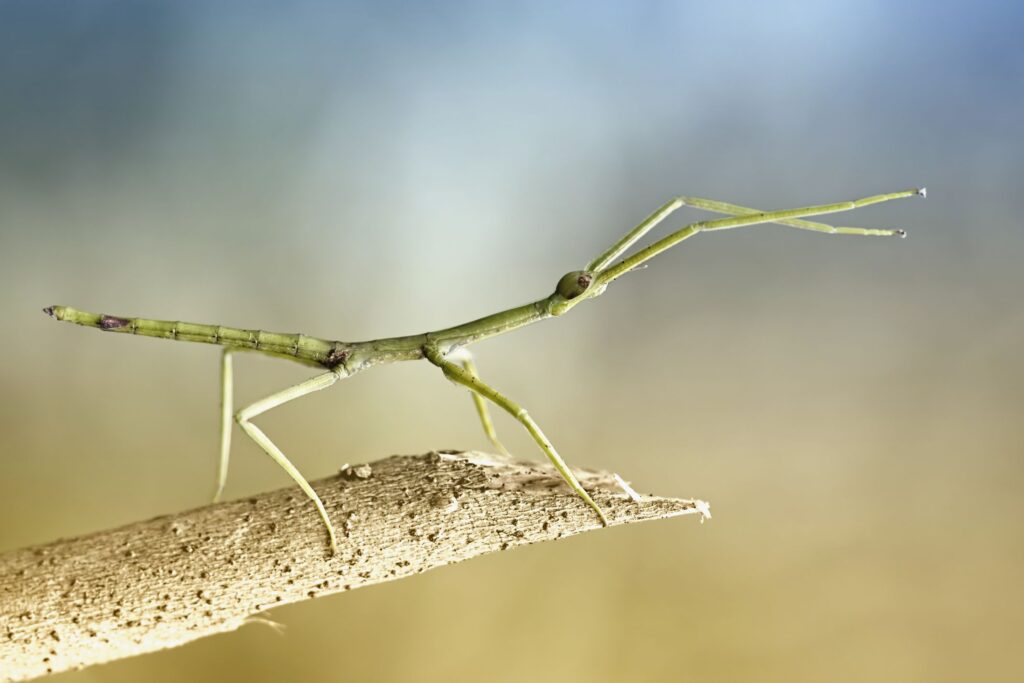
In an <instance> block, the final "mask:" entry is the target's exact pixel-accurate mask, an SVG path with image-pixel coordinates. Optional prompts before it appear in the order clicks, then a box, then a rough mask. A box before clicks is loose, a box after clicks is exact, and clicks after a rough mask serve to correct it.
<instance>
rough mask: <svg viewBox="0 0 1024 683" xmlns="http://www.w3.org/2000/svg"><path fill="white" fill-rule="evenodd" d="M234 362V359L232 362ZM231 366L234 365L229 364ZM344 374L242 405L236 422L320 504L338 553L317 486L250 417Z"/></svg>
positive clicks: (333, 548)
mask: <svg viewBox="0 0 1024 683" xmlns="http://www.w3.org/2000/svg"><path fill="white" fill-rule="evenodd" d="M229 362H230V361H229ZM229 367H230V365H229ZM343 376H344V375H339V374H338V373H336V372H334V371H331V372H325V373H324V374H322V375H317V376H316V377H313V378H311V379H308V380H306V381H305V382H300V383H299V384H296V385H295V386H293V387H288V388H287V389H284V390H283V391H279V392H277V393H276V394H272V395H270V396H268V397H266V398H264V399H262V400H259V401H256V402H255V403H253V404H252V405H250V406H248V407H246V408H242V409H241V410H239V411H238V412H237V413H236V414H235V421H236V422H238V425H239V426H240V427H241V428H242V429H243V430H245V433H246V434H248V435H249V438H250V439H252V440H253V441H255V442H256V443H257V444H258V445H259V447H260V448H262V449H263V451H264V452H265V453H266V454H267V455H269V456H270V457H271V459H272V460H273V461H274V462H276V463H277V464H278V465H279V466H280V467H281V469H283V470H284V471H285V472H287V473H288V476H289V477H291V478H292V480H293V481H294V482H295V483H296V484H298V485H299V488H301V489H302V491H303V492H304V493H305V494H306V495H307V496H308V497H309V499H310V500H311V501H313V504H314V505H315V506H316V509H317V512H319V513H320V518H321V519H322V520H323V522H324V526H326V527H327V535H328V536H329V537H330V542H331V554H334V553H335V552H337V550H338V543H337V538H336V537H335V534H334V525H332V524H331V519H330V517H328V516H327V509H326V508H324V504H323V501H321V500H320V496H318V495H317V494H316V491H314V490H313V487H312V486H310V485H309V482H308V481H306V478H305V477H303V476H302V473H300V472H299V470H298V469H297V468H296V467H295V465H293V464H292V463H291V461H290V460H288V458H287V457H285V454H284V453H282V452H281V449H280V448H278V447H277V446H276V445H275V444H274V442H273V441H271V440H270V437H268V436H267V435H266V434H264V433H263V430H262V429H260V428H259V427H257V426H256V425H254V424H253V423H252V422H250V420H252V418H254V417H256V416H257V415H261V414H263V413H265V412H267V411H268V410H270V409H271V408H276V407H277V406H279V405H283V404H285V403H287V402H288V401H293V400H295V399H297V398H300V397H302V396H305V395H306V394H312V393H313V392H316V391H320V390H321V389H326V388H327V387H329V386H331V385H332V384H334V383H335V382H337V381H338V380H339V379H341V378H342V377H343Z"/></svg>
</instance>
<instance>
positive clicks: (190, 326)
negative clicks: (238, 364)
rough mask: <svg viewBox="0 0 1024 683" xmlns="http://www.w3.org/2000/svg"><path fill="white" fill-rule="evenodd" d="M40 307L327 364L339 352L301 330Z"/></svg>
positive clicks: (88, 322) (122, 328)
mask: <svg viewBox="0 0 1024 683" xmlns="http://www.w3.org/2000/svg"><path fill="white" fill-rule="evenodd" d="M43 311H44V312H45V313H46V314H48V315H50V316H51V317H53V318H56V319H57V320H63V321H66V322H70V323H75V324H76V325H84V326H86V327H95V328H97V329H101V330H105V331H107V332H122V333H126V334H137V335H141V336H144V337H159V338H163V339H177V340H180V341H190V342H199V343H204V344H218V345H220V346H228V347H232V348H240V349H252V350H253V351H263V352H265V353H269V354H273V355H275V356H285V357H289V356H290V357H293V358H295V359H297V360H300V361H305V362H312V363H316V364H319V365H324V366H325V367H328V366H330V364H331V363H333V364H334V365H337V363H336V362H334V359H335V357H336V356H338V353H339V351H338V349H339V348H340V347H341V346H344V345H342V344H341V343H340V342H332V341H327V340H325V339H319V338H316V337H307V336H306V335H304V334H290V333H282V332H265V331H263V330H245V329H241V328H238V327H224V326H223V325H203V324H200V323H187V322H179V321H171V320H152V319H150V318H122V317H120V316H114V315H107V314H105V313H90V312H88V311H79V310H77V309H74V308H71V307H69V306H51V307H49V308H44V309H43Z"/></svg>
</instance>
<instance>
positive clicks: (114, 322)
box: [100, 314, 131, 330]
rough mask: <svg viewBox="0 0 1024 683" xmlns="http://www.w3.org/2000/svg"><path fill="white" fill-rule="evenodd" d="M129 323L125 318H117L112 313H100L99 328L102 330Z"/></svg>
mask: <svg viewBox="0 0 1024 683" xmlns="http://www.w3.org/2000/svg"><path fill="white" fill-rule="evenodd" d="M130 324H131V321H129V320H128V319H126V318H118V317H117V316H113V315H106V314H104V315H101V316H100V329H104V330H119V329H121V328H122V327H128V325H130Z"/></svg>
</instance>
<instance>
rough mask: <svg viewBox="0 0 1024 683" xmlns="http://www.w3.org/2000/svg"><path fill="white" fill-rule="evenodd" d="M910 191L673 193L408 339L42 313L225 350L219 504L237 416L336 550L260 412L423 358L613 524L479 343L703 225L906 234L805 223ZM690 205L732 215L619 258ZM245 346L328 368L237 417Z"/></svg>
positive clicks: (582, 293)
mask: <svg viewBox="0 0 1024 683" xmlns="http://www.w3.org/2000/svg"><path fill="white" fill-rule="evenodd" d="M912 196H921V197H924V196H925V189H924V188H920V189H910V190H904V191H901V192H891V193H888V194H880V195H874V196H871V197H864V198H862V199H857V200H853V201H845V202H838V203H834V204H823V205H818V206H807V207H803V208H798V209H785V210H781V211H768V212H765V211H759V210H757V209H751V208H748V207H745V206H738V205H736V204H729V203H726V202H720V201H715V200H710V199H701V198H699V197H676V198H674V199H672V200H671V201H669V202H668V203H666V204H665V205H664V206H662V207H661V208H659V209H658V210H657V211H655V212H654V213H652V214H651V215H650V216H648V217H647V218H646V219H645V220H644V221H643V222H641V223H640V224H639V225H637V226H636V227H635V228H633V229H632V230H630V231H629V232H628V233H627V234H626V235H625V236H624V237H622V239H620V240H619V241H617V242H616V243H615V244H613V245H612V246H611V247H609V248H608V249H607V250H606V251H605V252H604V253H602V254H601V255H600V256H598V257H597V258H595V259H594V260H593V261H591V262H590V263H588V264H587V265H586V266H585V267H584V268H583V269H582V270H576V271H572V272H570V273H567V274H565V275H564V276H563V277H562V278H561V279H560V280H559V281H558V284H557V285H556V287H555V291H554V293H553V294H551V295H550V296H547V297H545V298H543V299H539V300H537V301H534V302H532V303H528V304H526V305H524V306H519V307H517V308H510V309H508V310H506V311H501V312H499V313H494V314H492V315H489V316H486V317H483V318H480V319H478V320H473V321H471V322H467V323H463V324H461V325H456V326H454V327H449V328H446V329H443V330H438V331H436V332H426V333H423V334H415V335H410V336H407V337H392V338H388V339H376V340H372V341H364V342H341V341H333V340H329V339H321V338H318V337H309V336H306V335H304V334H282V333H278V332H264V331H262V330H245V329H239V328H234V327H225V326H223V325H201V324H196V323H186V322H172V321H164V320H151V319H148V318H122V317H118V316H113V315H106V314H99V313H88V312H86V311H79V310H76V309H74V308H69V307H67V306H51V307H48V308H45V309H43V311H44V312H45V313H47V314H48V315H50V316H52V317H53V318H56V319H57V320H63V321H66V322H71V323H75V324H77V325H85V326H87V327H95V328H98V329H101V330H105V331H107V332H121V333H125V334H138V335H143V336H147V337H161V338H163V339H175V340H179V341H191V342H203V343H207V344H217V345H219V346H222V347H224V351H223V353H222V355H221V439H220V464H219V469H218V476H217V489H216V493H215V494H214V501H217V500H219V499H220V496H221V494H222V493H223V491H224V484H225V482H226V481H227V473H228V458H229V456H230V452H231V428H232V424H231V423H232V419H233V420H234V422H237V423H238V425H239V426H240V427H241V428H242V430H243V431H244V432H245V433H246V434H247V435H248V436H249V438H251V439H252V440H253V441H255V442H256V444H257V445H259V447H260V448H262V449H263V450H264V451H265V452H266V453H267V455H269V456H270V457H271V458H272V459H273V460H274V462H276V463H277V464H278V465H280V466H281V468H282V469H284V471H285V472H287V473H288V476H290V477H291V478H292V479H293V480H294V481H295V483H296V484H298V485H299V487H300V488H301V489H302V490H303V492H305V494H306V495H307V496H308V497H309V499H310V501H311V502H312V504H313V505H314V506H316V510H317V512H319V514H320V518H321V519H322V520H323V523H324V526H325V527H326V529H327V535H328V539H329V542H330V548H331V553H332V554H333V553H334V552H336V550H337V542H336V536H335V531H334V525H333V524H332V523H331V519H330V517H329V516H328V514H327V510H326V509H325V508H324V504H323V502H322V501H321V500H320V497H319V496H318V495H317V493H316V491H314V490H313V488H312V487H311V486H310V485H309V482H308V481H306V478H305V477H304V476H303V475H302V474H301V473H300V472H299V470H298V469H297V468H296V467H295V466H294V465H293V464H292V462H291V461H290V460H289V459H288V458H287V457H286V456H285V454H284V453H283V452H282V451H281V449H280V448H278V447H277V446H276V445H275V444H274V442H273V441H271V440H270V438H269V437H268V436H267V435H266V434H265V433H263V431H262V430H261V429H260V428H259V427H257V426H256V425H255V424H253V422H252V420H253V418H255V417H257V416H259V415H262V414H263V413H265V412H267V411H268V410H271V409H272V408H277V407H278V406H281V405H283V404H285V403H288V402H289V401H294V400H295V399H297V398H301V397H302V396H306V395H308V394H312V393H315V392H317V391H321V390H323V389H326V388H328V387H330V386H333V385H334V384H335V383H336V382H337V381H338V380H340V379H344V378H346V377H351V376H352V375H354V374H356V373H357V372H362V371H363V370H366V369H368V368H372V367H374V366H378V365H383V364H386V363H394V362H397V361H407V360H422V359H426V360H427V361H429V362H430V363H432V364H434V365H435V366H437V367H438V368H439V369H440V370H441V372H443V373H444V376H445V377H447V378H448V379H449V380H451V381H452V382H454V383H456V384H460V385H462V386H464V387H466V388H467V389H468V390H469V391H470V393H471V396H472V398H473V402H474V404H475V406H476V411H477V414H478V415H479V418H480V421H481V423H482V425H483V429H484V432H485V433H486V435H487V437H488V439H489V440H490V441H491V442H492V443H493V444H494V446H495V448H497V449H498V450H499V451H501V452H503V453H507V451H506V450H505V447H504V446H502V444H501V442H500V441H499V440H498V437H497V434H496V433H495V430H494V424H493V423H492V421H491V417H490V414H489V413H488V409H487V403H486V402H487V401H489V402H491V403H493V404H494V405H496V406H498V407H499V408H501V409H502V410H504V411H506V412H508V413H509V414H510V415H511V416H512V417H513V418H514V419H515V420H517V421H518V422H519V423H521V424H522V426H523V427H525V428H526V430H527V431H528V432H529V433H530V435H531V436H532V437H533V439H534V440H535V441H536V442H537V445H538V446H539V447H540V449H541V451H543V452H544V455H546V456H547V458H548V459H549V460H550V461H551V463H552V464H553V465H554V467H555V469H557V470H558V472H559V473H560V474H561V476H562V477H563V478H564V479H565V481H566V483H567V484H568V485H569V486H570V487H571V488H572V490H573V491H575V492H576V494H578V496H579V497H580V498H581V499H582V501H583V502H585V503H586V504H587V505H589V506H590V507H591V508H592V509H593V511H594V513H595V514H596V515H597V517H598V519H600V521H601V523H603V524H607V518H606V517H605V514H604V511H603V510H602V509H601V507H600V506H598V504H597V503H596V502H594V499H593V498H591V497H590V494H589V493H587V491H586V490H585V489H584V488H583V486H582V485H581V484H580V482H579V481H578V480H577V479H576V476H575V475H574V474H573V473H572V470H570V469H569V468H568V466H567V465H566V464H565V461H564V460H562V457H561V456H560V455H559V454H558V451H556V450H555V447H554V445H552V443H551V441H549V440H548V438H547V436H545V435H544V432H543V431H541V428H540V426H539V425H538V424H537V422H536V421H535V420H534V419H533V417H531V416H530V414H529V413H527V412H526V409H525V408H523V407H522V406H521V405H520V404H519V403H516V402H515V401H513V400H512V399H510V398H508V397H507V396H505V395H504V394H502V393H501V392H499V391H498V390H497V389H495V388H494V387H492V386H491V385H490V384H487V383H486V382H484V380H483V379H481V378H480V376H479V374H478V373H477V369H476V366H475V364H474V363H473V358H472V356H471V355H470V354H469V352H468V350H467V349H466V348H465V347H466V346H468V345H469V344H471V343H473V342H478V341H481V340H483V339H487V338H489V337H494V336H496V335H499V334H504V333H506V332H511V331H512V330H515V329H518V328H520V327H524V326H525V325H530V324H533V323H535V322H538V321H541V320H545V319H547V318H552V317H558V316H561V315H564V314H566V313H568V312H569V311H570V310H572V309H573V307H575V306H576V305H578V304H580V303H582V302H583V301H587V300H588V299H593V298H595V297H598V296H600V295H601V294H602V293H604V291H605V288H606V287H607V286H608V285H609V284H611V283H612V282H613V281H615V280H616V279H618V278H620V277H622V276H623V275H625V274H626V273H628V272H630V271H631V270H634V269H636V268H638V267H640V266H642V265H643V264H645V263H646V262H647V261H649V260H650V259H652V258H654V257H655V256H657V255H658V254H660V253H661V252H663V251H666V250H668V249H670V248H671V247H673V246H675V245H676V244H679V243H680V242H682V241H683V240H686V239H689V238H690V237H693V236H694V235H696V234H697V233H701V232H714V231H718V230H729V229H732V228H740V227H746V226H753V225H760V224H764V223H776V224H781V225H785V226H788V227H791V228H798V229H801V230H811V231H815V232H822V233H828V234H843V235H876V236H897V237H904V236H905V233H904V232H903V231H902V230H883V229H872V228H845V227H833V226H831V225H826V224H824V223H818V222H813V221H808V220H805V219H806V218H807V217H810V216H820V215H825V214H834V213H839V212H843V211H851V210H853V209H858V208H861V207H864V206H869V205H871V204H878V203H881V202H887V201H890V200H893V199H902V198H905V197H912ZM684 206H689V207H693V208H697V209H703V210H705V211H710V212H714V213H719V214H726V215H727V216H728V217H727V218H719V219H716V220H706V221H700V222H696V223H690V224H689V225H686V226H684V227H682V228H680V229H678V230H676V231H674V232H672V233H670V234H669V235H667V236H666V237H663V238H661V239H660V240H657V241H655V242H653V243H651V244H650V245H648V246H647V247H644V248H642V249H639V250H638V251H636V252H635V253H634V254H633V255H632V256H628V257H625V258H621V260H618V261H617V260H616V259H620V257H622V256H623V254H624V253H625V252H626V251H627V250H629V248H630V247H632V246H633V245H634V244H635V243H636V242H637V241H638V240H640V239H641V238H642V237H643V236H644V235H646V234H647V233H648V232H649V231H650V230H651V229H652V228H654V227H655V226H656V225H658V224H659V223H661V222H662V221H664V220H665V219H666V218H668V217H669V215H671V214H672V213H673V212H674V211H676V210H677V209H679V208H681V207H684ZM239 351H255V352H259V353H263V354H267V355H270V356H274V357H278V358H286V359H288V360H291V361H295V362H299V363H302V364H304V365H307V366H312V367H315V368H318V369H320V370H321V371H322V372H321V373H320V374H318V375H316V376H314V377H312V378H311V379H308V380H306V381H304V382H300V383H299V384H296V385H295V386H292V387H288V388H287V389H284V390H282V391H279V392H277V393H275V394H272V395H270V396H267V397H266V398H263V399H261V400H259V401H256V402H255V403H252V404H251V405H249V406H247V407H245V408H242V409H241V410H239V411H238V412H236V413H234V414H232V404H233V398H232V372H233V371H232V357H233V355H234V354H235V353H237V352H239Z"/></svg>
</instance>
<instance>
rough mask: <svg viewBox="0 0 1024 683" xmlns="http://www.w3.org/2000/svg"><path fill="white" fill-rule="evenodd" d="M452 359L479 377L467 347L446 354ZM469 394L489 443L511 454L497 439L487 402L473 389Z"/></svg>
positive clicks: (503, 453) (503, 452) (505, 453)
mask: <svg viewBox="0 0 1024 683" xmlns="http://www.w3.org/2000/svg"><path fill="white" fill-rule="evenodd" d="M448 357H449V358H451V359H452V360H457V361H461V363H462V368H463V369H464V370H465V371H466V372H468V373H469V374H470V375H471V376H473V377H476V378H477V379H479V378H480V375H478V374H477V371H476V363H474V362H473V354H471V353H470V352H469V349H465V348H462V349H459V350H458V351H455V352H453V353H451V354H449V356H448ZM469 395H470V396H472V397H473V405H474V406H476V414H477V415H479V416H480V424H481V425H483V428H484V434H486V435H487V438H488V439H490V441H491V443H492V444H493V445H494V447H495V448H497V449H498V452H499V453H501V454H502V455H511V454H510V453H509V452H508V450H507V449H506V448H505V446H504V445H502V443H501V441H499V440H498V434H497V432H495V431H494V422H492V421H491V414H490V412H489V411H488V410H487V403H486V402H485V401H484V398H483V396H481V395H480V394H478V393H477V392H475V391H472V390H470V392H469Z"/></svg>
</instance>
